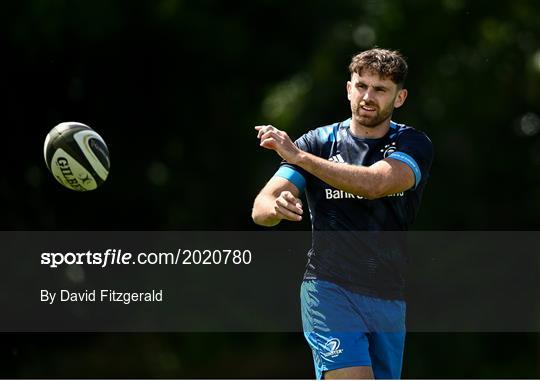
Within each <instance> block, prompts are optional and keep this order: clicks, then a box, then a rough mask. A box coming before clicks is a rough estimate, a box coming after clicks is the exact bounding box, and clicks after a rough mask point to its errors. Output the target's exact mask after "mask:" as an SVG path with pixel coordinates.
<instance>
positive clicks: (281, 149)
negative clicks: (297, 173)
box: [255, 125, 302, 164]
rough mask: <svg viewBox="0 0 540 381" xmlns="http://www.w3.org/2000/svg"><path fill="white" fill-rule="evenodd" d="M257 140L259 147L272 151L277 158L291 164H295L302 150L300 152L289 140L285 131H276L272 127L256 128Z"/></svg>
mask: <svg viewBox="0 0 540 381" xmlns="http://www.w3.org/2000/svg"><path fill="white" fill-rule="evenodd" d="M255 130H257V131H258V134H257V138H259V139H260V140H261V143H260V145H261V147H264V148H266V149H271V150H274V151H276V152H277V153H278V155H279V156H281V157H282V158H283V160H286V161H287V162H289V163H291V164H295V163H296V161H297V160H298V157H299V155H300V154H301V152H302V150H300V149H299V148H298V147H297V146H296V145H295V144H294V143H293V141H292V140H291V138H289V135H287V133H286V132H285V131H281V130H278V129H277V128H275V127H274V126H270V125H266V126H256V127H255Z"/></svg>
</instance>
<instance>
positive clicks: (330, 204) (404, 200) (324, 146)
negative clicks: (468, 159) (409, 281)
mask: <svg viewBox="0 0 540 381" xmlns="http://www.w3.org/2000/svg"><path fill="white" fill-rule="evenodd" d="M349 127H350V119H348V120H346V121H344V122H340V123H335V124H333V125H329V126H325V127H320V128H317V129H315V130H312V131H309V132H308V133H306V134H304V135H303V136H302V137H300V138H299V139H298V140H297V141H296V142H295V144H296V145H297V146H298V147H299V148H300V149H302V150H303V151H306V152H309V153H311V154H313V155H316V156H319V157H322V158H325V159H328V160H330V161H335V162H338V163H348V164H352V165H362V166H370V165H371V164H373V163H375V162H377V161H379V160H382V159H384V158H386V157H388V158H392V159H396V160H399V161H401V162H403V163H405V164H407V165H408V166H409V167H410V168H411V170H412V171H413V173H414V176H415V185H414V186H413V187H412V188H411V189H409V190H407V191H405V192H401V193H398V194H392V195H389V196H386V197H382V198H379V199H375V200H368V199H364V198H363V197H360V196H356V195H353V194H350V193H347V192H344V191H342V190H339V189H336V188H334V187H332V186H330V185H328V184H327V183H325V182H324V181H322V180H320V179H319V178H317V177H315V176H313V175H312V174H310V173H308V172H306V171H305V170H303V169H302V168H300V167H297V166H294V165H291V164H289V163H287V162H283V163H282V164H281V167H280V168H279V170H278V171H277V172H276V176H279V177H283V178H286V179H287V180H289V181H291V182H292V183H293V184H295V185H296V187H297V188H298V189H300V191H302V192H303V191H305V193H306V198H307V201H308V205H309V211H310V216H311V224H312V228H313V242H312V248H311V250H310V251H309V253H308V264H307V268H306V273H305V275H304V279H322V280H328V281H332V282H335V283H337V284H339V285H341V286H343V287H345V288H347V289H349V290H352V291H356V292H360V293H363V294H367V295H370V296H375V297H380V298H385V299H402V298H403V288H404V270H405V269H404V267H405V264H406V262H407V259H406V255H405V253H404V251H403V249H402V245H401V242H400V240H399V239H398V238H397V237H399V235H397V234H386V233H385V234H381V233H380V232H383V231H405V230H408V229H409V227H410V226H411V224H412V223H413V221H414V219H415V217H416V214H417V212H418V208H419V206H420V200H421V198H422V192H423V190H424V187H425V185H426V182H427V179H428V175H429V170H430V167H431V162H432V160H433V148H432V144H431V141H430V140H429V138H428V137H427V136H426V135H425V134H424V133H422V132H420V131H417V130H415V129H414V128H412V127H409V126H406V125H403V124H397V123H394V122H391V124H390V129H389V131H388V133H387V134H386V135H385V136H384V137H382V138H380V139H363V138H358V137H356V136H354V135H352V134H351V132H350V128H349ZM377 232H379V233H377Z"/></svg>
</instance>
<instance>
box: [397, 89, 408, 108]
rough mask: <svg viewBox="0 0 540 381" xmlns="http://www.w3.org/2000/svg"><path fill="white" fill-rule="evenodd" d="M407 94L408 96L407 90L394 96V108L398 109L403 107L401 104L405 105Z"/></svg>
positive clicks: (402, 90)
mask: <svg viewBox="0 0 540 381" xmlns="http://www.w3.org/2000/svg"><path fill="white" fill-rule="evenodd" d="M407 94H408V92H407V89H401V90H399V92H398V94H397V96H396V100H395V101H394V107H395V108H399V107H401V106H402V105H403V103H405V99H407Z"/></svg>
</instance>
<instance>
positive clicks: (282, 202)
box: [276, 197, 303, 215]
mask: <svg viewBox="0 0 540 381" xmlns="http://www.w3.org/2000/svg"><path fill="white" fill-rule="evenodd" d="M276 203H277V204H278V206H281V207H282V208H284V209H287V210H289V211H291V212H293V213H295V214H298V215H301V214H302V213H303V210H302V207H299V206H298V204H297V203H296V202H289V201H287V200H286V199H284V198H282V197H278V198H277V199H276Z"/></svg>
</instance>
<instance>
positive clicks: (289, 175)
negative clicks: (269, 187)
mask: <svg viewBox="0 0 540 381" xmlns="http://www.w3.org/2000/svg"><path fill="white" fill-rule="evenodd" d="M274 176H278V177H283V178H284V179H286V180H289V181H290V182H291V183H293V184H294V185H295V186H296V187H297V188H298V190H299V191H300V193H302V192H304V190H305V189H306V179H305V178H304V176H303V175H302V174H301V173H300V172H299V171H297V170H296V169H295V168H293V167H292V166H290V165H287V164H285V165H282V166H281V167H280V168H279V169H278V171H277V172H276V173H275V175H274Z"/></svg>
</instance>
